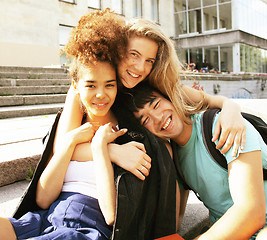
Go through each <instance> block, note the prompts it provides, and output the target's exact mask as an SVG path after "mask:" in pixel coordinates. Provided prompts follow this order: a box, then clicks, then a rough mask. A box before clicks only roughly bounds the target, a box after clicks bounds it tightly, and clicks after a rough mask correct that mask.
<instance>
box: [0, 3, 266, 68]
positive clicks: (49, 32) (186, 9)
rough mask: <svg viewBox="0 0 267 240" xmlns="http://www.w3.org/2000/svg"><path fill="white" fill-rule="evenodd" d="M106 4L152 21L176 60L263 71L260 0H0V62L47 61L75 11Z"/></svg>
mask: <svg viewBox="0 0 267 240" xmlns="http://www.w3.org/2000/svg"><path fill="white" fill-rule="evenodd" d="M107 7H108V8H110V9H112V10H114V11H115V12H116V13H118V14H122V15H124V16H126V17H129V18H131V17H142V18H146V19H149V20H152V21H155V22H157V23H158V24H160V25H161V27H162V28H163V30H164V32H165V34H166V35H167V36H169V37H170V38H172V39H173V40H174V41H175V42H176V46H177V53H178V55H179V57H180V59H181V61H184V62H187V63H190V62H191V61H193V62H195V64H196V67H197V68H200V66H202V64H203V62H204V60H206V61H207V63H208V64H209V67H210V69H211V68H214V69H216V70H217V71H226V70H229V71H232V72H257V73H264V72H265V73H266V72H267V66H266V65H267V63H266V61H267V60H266V59H267V43H266V39H267V27H266V26H265V25H266V24H265V23H266V22H267V14H266V13H267V3H266V1H264V0H232V1H230V0H1V3H0V14H1V18H0V24H1V28H0V65H3V66H11V65H15V66H32V67H35V66H36V67H39V66H52V65H62V64H64V63H65V62H66V58H65V56H64V55H60V51H59V50H60V49H61V48H62V47H63V46H64V45H65V44H66V42H67V40H68V36H69V32H70V31H71V29H72V27H74V26H76V25H77V22H78V20H79V19H80V17H81V16H82V15H83V14H85V13H87V12H90V11H93V10H95V9H104V8H107Z"/></svg>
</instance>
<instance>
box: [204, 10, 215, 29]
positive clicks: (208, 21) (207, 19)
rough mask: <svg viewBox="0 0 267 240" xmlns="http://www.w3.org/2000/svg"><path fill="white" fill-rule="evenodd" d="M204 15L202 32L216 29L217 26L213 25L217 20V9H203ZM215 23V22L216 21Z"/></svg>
mask: <svg viewBox="0 0 267 240" xmlns="http://www.w3.org/2000/svg"><path fill="white" fill-rule="evenodd" d="M203 13H204V24H203V26H204V29H203V30H204V31H208V30H213V29H217V24H214V21H215V20H214V19H215V18H216V19H217V8H216V6H214V7H205V8H203ZM216 22H217V20H216Z"/></svg>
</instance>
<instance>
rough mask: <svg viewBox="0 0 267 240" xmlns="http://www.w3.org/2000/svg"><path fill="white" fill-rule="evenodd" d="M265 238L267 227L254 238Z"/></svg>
mask: <svg viewBox="0 0 267 240" xmlns="http://www.w3.org/2000/svg"><path fill="white" fill-rule="evenodd" d="M266 239H267V227H266V228H264V229H262V230H261V231H260V232H259V234H258V235H257V237H256V240H266Z"/></svg>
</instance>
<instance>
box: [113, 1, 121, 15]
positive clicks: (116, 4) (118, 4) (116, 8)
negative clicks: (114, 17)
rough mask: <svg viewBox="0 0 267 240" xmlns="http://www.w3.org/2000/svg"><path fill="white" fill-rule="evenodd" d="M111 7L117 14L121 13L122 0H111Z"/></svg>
mask: <svg viewBox="0 0 267 240" xmlns="http://www.w3.org/2000/svg"><path fill="white" fill-rule="evenodd" d="M111 6H112V7H111V9H112V10H113V11H115V12H116V13H118V14H123V8H122V7H123V1H122V0H112V1H111Z"/></svg>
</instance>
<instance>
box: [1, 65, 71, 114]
mask: <svg viewBox="0 0 267 240" xmlns="http://www.w3.org/2000/svg"><path fill="white" fill-rule="evenodd" d="M69 85H70V80H69V76H68V71H67V69H66V68H29V67H4V66H2V67H1V66H0V119H4V118H14V117H24V116H36V115H45V114H52V113H56V112H57V111H58V110H59V109H60V108H61V107H62V106H63V103H64V102H65V98H66V93H67V91H68V88H69Z"/></svg>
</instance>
